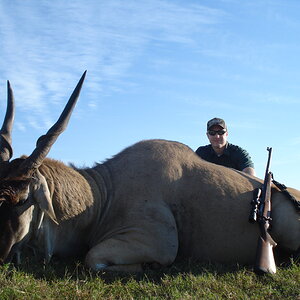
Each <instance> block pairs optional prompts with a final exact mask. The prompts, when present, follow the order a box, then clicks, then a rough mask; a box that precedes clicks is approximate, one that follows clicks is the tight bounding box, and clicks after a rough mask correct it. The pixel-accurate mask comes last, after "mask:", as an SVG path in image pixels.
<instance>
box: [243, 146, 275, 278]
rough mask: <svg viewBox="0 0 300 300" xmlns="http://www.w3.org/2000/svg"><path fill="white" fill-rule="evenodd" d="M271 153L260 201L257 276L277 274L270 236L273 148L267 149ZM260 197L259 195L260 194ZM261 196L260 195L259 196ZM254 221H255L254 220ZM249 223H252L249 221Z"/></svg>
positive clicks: (273, 245) (255, 267)
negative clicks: (270, 167)
mask: <svg viewBox="0 0 300 300" xmlns="http://www.w3.org/2000/svg"><path fill="white" fill-rule="evenodd" d="M267 150H268V151H269V157H268V163H267V168H266V174H265V179H264V185H263V188H262V194H261V199H260V201H259V209H258V218H257V222H258V224H259V229H260V236H259V238H258V243H257V249H256V259H255V266H254V271H255V273H257V274H265V273H271V274H274V273H276V264H275V259H274V254H273V248H274V247H275V246H276V243H275V242H274V240H273V239H272V237H271V236H270V234H269V227H270V221H271V184H272V173H271V172H269V166H270V160H271V153H272V148H267ZM258 195H259V193H258ZM259 196H260V195H259ZM252 220H253V219H252ZM249 221H251V220H250V219H249Z"/></svg>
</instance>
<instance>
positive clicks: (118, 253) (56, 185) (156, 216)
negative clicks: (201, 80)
mask: <svg viewBox="0 0 300 300" xmlns="http://www.w3.org/2000/svg"><path fill="white" fill-rule="evenodd" d="M84 78H85V73H84V74H83V75H82V77H81V79H80V81H79V82H78V84H77V86H76V88H75V90H74V92H73V93H72V95H71V97H70V99H69V101H68V103H67V105H66V107H65V109H64V110H63V112H62V114H61V116H60V117H59V119H58V121H57V122H56V123H55V124H54V125H53V126H52V127H51V128H50V129H49V131H48V132H47V133H46V134H45V135H42V136H41V137H40V138H39V139H38V140H37V143H36V148H35V149H34V150H33V152H32V153H31V154H30V155H29V156H22V157H20V158H16V159H12V155H13V151H12V141H11V131H12V126H13V120H14V97H13V91H12V89H11V86H10V83H9V82H8V97H7V111H6V115H5V118H4V122H3V126H2V128H1V131H0V205H1V206H0V262H1V263H6V262H10V261H11V260H12V259H13V258H14V257H16V258H17V260H18V261H20V257H21V254H22V252H23V250H24V249H25V247H28V246H29V247H32V248H33V249H34V250H35V252H36V253H37V254H38V255H40V256H41V257H42V258H43V259H45V260H46V261H49V260H50V259H51V257H52V256H54V255H55V256H58V257H75V256H78V255H81V256H83V257H84V262H85V264H86V266H87V267H89V268H91V269H93V270H96V271H99V270H103V269H106V270H116V271H142V270H143V266H144V265H145V264H149V265H153V266H154V265H155V266H157V265H161V266H167V265H170V264H172V263H173V262H174V261H175V260H180V259H185V258H191V259H196V260H198V261H211V262H219V263H224V264H232V263H239V264H248V265H249V264H250V265H251V264H253V262H254V260H255V252H256V245H257V239H258V236H259V228H258V226H254V225H251V224H250V223H249V222H248V215H249V210H250V202H251V200H252V192H253V190H254V189H255V188H257V187H260V186H261V184H262V180H260V179H258V178H256V177H253V176H251V175H247V174H245V173H242V172H239V171H236V170H233V169H230V168H226V167H223V166H219V165H215V164H212V163H209V162H206V161H204V160H202V159H201V158H199V157H198V156H197V155H196V154H195V153H194V151H193V150H192V149H190V148H189V147H188V146H186V145H184V144H182V143H179V142H173V141H167V140H145V141H141V142H138V143H136V144H134V145H132V146H130V147H128V148H126V149H124V150H123V151H121V152H120V153H119V154H117V155H115V156H114V157H113V158H111V159H108V160H106V161H105V162H104V163H102V164H95V166H93V167H91V168H75V167H70V166H67V165H65V164H63V163H62V162H59V161H56V160H52V159H49V158H47V154H48V152H49V151H50V148H51V146H52V145H53V143H54V142H55V141H56V139H57V137H58V136H59V135H60V134H61V133H62V132H63V131H64V130H65V129H66V127H67V124H68V121H69V118H70V116H71V113H72V110H73V108H74V106H75V104H76V101H77V98H78V97H79V93H80V90H81V87H82V84H83V81H84ZM85 155H86V154H85ZM288 191H289V192H290V194H292V195H293V197H294V198H293V199H294V202H293V201H291V200H290V199H289V198H288V197H287V196H286V195H285V194H284V193H282V192H281V191H280V190H279V189H278V188H276V187H275V186H273V187H272V206H273V212H272V213H273V215H272V218H273V222H272V231H271V235H272V238H273V239H274V240H275V241H276V243H277V244H278V247H281V248H283V249H285V250H287V251H290V253H293V252H297V251H299V248H300V213H299V206H300V204H299V199H300V192H299V191H297V190H295V189H290V188H289V189H288Z"/></svg>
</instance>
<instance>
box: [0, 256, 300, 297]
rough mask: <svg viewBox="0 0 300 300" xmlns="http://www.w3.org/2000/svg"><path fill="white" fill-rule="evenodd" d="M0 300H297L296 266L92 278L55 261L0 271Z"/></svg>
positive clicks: (193, 267)
mask: <svg viewBox="0 0 300 300" xmlns="http://www.w3.org/2000/svg"><path fill="white" fill-rule="evenodd" d="M0 299H1V300H3V299H7V300H8V299H9V300H11V299H30V300H32V299H55V300H59V299H64V300H65V299H106V300H107V299H124V300H125V299H126V300H128V299H293V300H294V299H299V300H300V266H299V264H296V263H294V262H293V261H292V262H291V265H290V266H289V267H279V268H278V271H277V273H276V274H274V275H272V276H271V275H267V276H257V275H255V274H254V273H253V272H252V270H251V269H250V268H245V267H239V266H227V267H225V266H221V265H213V264H199V263H198V264H197V263H195V262H189V261H188V262H186V263H180V264H179V263H177V264H174V265H173V266H171V267H169V268H162V269H160V270H150V269H149V270H148V269H146V271H145V272H144V273H142V274H124V273H111V272H99V273H93V272H91V271H90V270H87V269H86V268H84V267H83V266H82V265H81V264H80V263H77V264H74V263H69V262H62V261H55V262H53V263H50V264H48V265H43V264H38V263H37V262H35V263H34V264H33V263H29V262H28V261H27V262H26V263H24V264H22V265H21V266H19V267H18V268H16V267H13V266H12V265H4V266H1V267H0Z"/></svg>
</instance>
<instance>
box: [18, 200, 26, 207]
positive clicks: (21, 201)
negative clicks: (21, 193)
mask: <svg viewBox="0 0 300 300" xmlns="http://www.w3.org/2000/svg"><path fill="white" fill-rule="evenodd" d="M26 201H27V198H24V199H20V200H19V202H18V203H17V204H16V206H22V205H23V204H25V202H26Z"/></svg>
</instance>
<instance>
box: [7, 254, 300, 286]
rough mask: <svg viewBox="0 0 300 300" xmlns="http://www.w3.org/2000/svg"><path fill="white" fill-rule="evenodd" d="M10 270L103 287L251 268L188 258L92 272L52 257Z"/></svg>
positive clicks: (287, 262)
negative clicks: (158, 265)
mask: <svg viewBox="0 0 300 300" xmlns="http://www.w3.org/2000/svg"><path fill="white" fill-rule="evenodd" d="M290 262H296V263H299V259H294V260H291V259H286V260H285V262H284V263H282V264H281V265H280V267H282V268H286V267H289V266H290ZM11 267H12V268H15V269H17V270H18V271H21V272H24V273H29V274H32V276H33V277H34V278H36V279H42V280H46V281H56V280H61V279H65V278H68V280H74V281H78V280H87V279H95V278H100V279H101V280H103V281H104V282H105V283H107V284H110V283H113V282H115V281H121V282H122V283H126V282H127V281H129V280H135V281H141V280H147V281H151V282H154V283H156V284H159V283H160V282H161V281H162V280H163V279H164V278H165V277H166V276H169V277H176V276H179V275H186V274H191V275H195V276H199V275H206V274H213V275H214V276H221V275H224V274H227V273H230V274H234V273H236V272H245V273H252V272H253V268H252V267H251V266H247V267H246V266H240V265H237V264H234V265H222V264H218V263H203V262H199V261H195V260H192V259H186V260H181V261H177V262H175V263H174V264H172V265H171V266H169V267H161V268H158V269H152V268H151V266H150V265H145V266H144V272H142V273H125V272H112V271H100V272H93V271H91V270H89V269H87V268H86V267H85V266H84V265H83V263H82V259H78V260H74V259H58V258H55V257H54V258H53V259H52V260H51V262H50V263H49V264H45V263H44V262H42V261H40V260H38V259H37V258H34V257H28V258H26V259H25V260H24V261H23V263H22V264H21V265H19V266H17V267H14V266H11Z"/></svg>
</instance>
